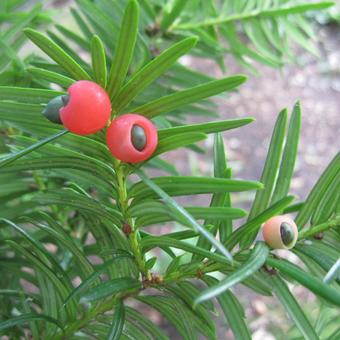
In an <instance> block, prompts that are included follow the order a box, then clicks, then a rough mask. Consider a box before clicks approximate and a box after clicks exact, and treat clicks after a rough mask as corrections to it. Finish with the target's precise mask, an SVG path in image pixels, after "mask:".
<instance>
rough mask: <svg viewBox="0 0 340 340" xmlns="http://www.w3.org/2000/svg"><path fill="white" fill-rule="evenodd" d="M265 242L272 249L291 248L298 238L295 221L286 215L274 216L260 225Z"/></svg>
mask: <svg viewBox="0 0 340 340" xmlns="http://www.w3.org/2000/svg"><path fill="white" fill-rule="evenodd" d="M262 235H263V238H264V240H265V242H266V243H267V244H268V245H269V246H271V247H272V248H274V249H290V248H293V247H294V245H295V243H296V241H297V238H298V228H297V226H296V224H295V222H294V221H293V220H292V219H291V218H289V217H287V216H274V217H272V218H270V219H269V220H268V221H267V222H266V223H265V224H264V225H263V227H262Z"/></svg>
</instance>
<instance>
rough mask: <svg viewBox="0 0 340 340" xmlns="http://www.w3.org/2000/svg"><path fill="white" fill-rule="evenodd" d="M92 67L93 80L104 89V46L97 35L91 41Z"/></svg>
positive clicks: (105, 79) (105, 69) (105, 71)
mask: <svg viewBox="0 0 340 340" xmlns="http://www.w3.org/2000/svg"><path fill="white" fill-rule="evenodd" d="M91 56H92V69H93V77H94V80H95V81H96V82H97V83H98V84H99V85H100V86H101V87H102V88H104V89H105V87H106V82H107V68H106V54H105V47H104V44H103V42H102V41H101V39H100V38H99V37H98V35H94V36H93V37H92V41H91Z"/></svg>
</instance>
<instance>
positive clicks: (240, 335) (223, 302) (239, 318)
mask: <svg viewBox="0 0 340 340" xmlns="http://www.w3.org/2000/svg"><path fill="white" fill-rule="evenodd" d="M203 280H204V282H206V283H207V285H208V286H214V285H215V284H217V283H218V281H217V279H215V278H213V277H211V276H209V275H206V276H204V278H203ZM217 300H218V302H219V304H220V306H221V309H222V311H223V314H224V315H225V317H226V319H227V321H228V325H229V327H230V328H231V330H232V332H233V334H234V336H235V339H236V340H251V334H250V331H249V329H248V326H247V323H246V322H245V314H244V310H243V308H242V306H241V304H240V303H239V301H238V300H237V299H236V297H235V296H234V295H233V293H232V292H231V291H230V290H227V291H225V292H224V293H222V294H221V295H219V296H218V297H217Z"/></svg>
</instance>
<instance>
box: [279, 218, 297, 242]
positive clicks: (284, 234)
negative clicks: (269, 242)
mask: <svg viewBox="0 0 340 340" xmlns="http://www.w3.org/2000/svg"><path fill="white" fill-rule="evenodd" d="M280 234H281V240H282V242H283V244H284V245H286V246H288V245H290V244H291V243H292V242H293V241H294V236H295V235H294V230H293V228H292V226H291V225H290V224H288V223H286V222H283V223H282V224H281V226H280Z"/></svg>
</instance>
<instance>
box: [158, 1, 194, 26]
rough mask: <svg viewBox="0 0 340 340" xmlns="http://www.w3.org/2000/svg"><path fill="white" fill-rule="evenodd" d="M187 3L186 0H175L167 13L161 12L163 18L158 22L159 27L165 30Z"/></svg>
mask: <svg viewBox="0 0 340 340" xmlns="http://www.w3.org/2000/svg"><path fill="white" fill-rule="evenodd" d="M187 3H188V0H175V2H174V4H173V6H172V8H171V11H170V12H168V13H164V14H163V18H162V21H161V24H160V28H161V30H162V31H163V32H165V31H166V30H167V29H168V28H169V27H170V26H171V24H172V23H173V22H174V21H175V20H176V19H177V18H179V17H180V15H181V12H182V11H183V9H184V7H185V6H186V4H187Z"/></svg>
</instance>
